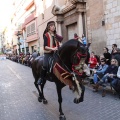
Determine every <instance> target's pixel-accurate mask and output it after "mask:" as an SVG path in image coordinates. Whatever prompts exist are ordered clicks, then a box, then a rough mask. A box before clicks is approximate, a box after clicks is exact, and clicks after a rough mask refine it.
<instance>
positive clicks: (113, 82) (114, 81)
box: [111, 79, 118, 88]
mask: <svg viewBox="0 0 120 120" xmlns="http://www.w3.org/2000/svg"><path fill="white" fill-rule="evenodd" d="M117 81H118V80H117V79H113V81H112V82H111V86H112V87H113V88H115V87H116V85H117Z"/></svg>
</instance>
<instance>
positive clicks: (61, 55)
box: [32, 40, 87, 120]
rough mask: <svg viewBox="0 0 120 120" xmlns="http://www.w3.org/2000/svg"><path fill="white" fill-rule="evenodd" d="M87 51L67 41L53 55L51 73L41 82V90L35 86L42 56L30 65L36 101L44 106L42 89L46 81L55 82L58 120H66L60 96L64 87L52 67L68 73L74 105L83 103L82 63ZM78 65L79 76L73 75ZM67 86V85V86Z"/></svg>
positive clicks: (45, 101) (45, 102)
mask: <svg viewBox="0 0 120 120" xmlns="http://www.w3.org/2000/svg"><path fill="white" fill-rule="evenodd" d="M86 55H87V50H86V48H85V47H84V45H83V44H82V43H80V42H79V41H76V40H69V41H67V42H66V43H64V44H63V45H62V47H60V48H59V49H58V51H57V52H55V54H54V55H53V62H52V70H51V72H47V75H46V78H45V79H44V81H43V84H41V85H40V87H41V90H40V89H39V87H38V85H37V81H38V80H39V79H40V77H41V75H40V73H41V69H42V66H43V56H39V57H37V58H36V59H35V60H34V61H33V63H32V72H33V76H34V78H35V82H34V84H35V86H36V88H37V90H38V92H39V98H38V101H39V102H42V101H43V103H44V104H47V100H46V99H45V97H44V93H43V88H44V85H45V83H46V80H49V81H51V82H55V84H56V89H57V94H58V102H59V112H60V117H59V118H60V120H66V118H65V116H64V113H63V111H62V95H61V90H62V88H63V87H65V86H66V84H65V83H64V82H62V81H61V80H59V79H58V77H56V75H55V74H54V73H53V66H55V64H56V63H58V64H59V65H60V66H61V67H62V68H63V69H64V70H66V71H67V72H68V73H69V77H70V78H69V80H68V83H72V86H71V89H72V90H73V91H74V93H75V94H76V98H75V99H74V103H76V104H77V103H80V102H83V97H84V91H85V87H84V86H83V84H82V82H81V79H82V75H83V71H84V62H85V59H86ZM76 65H79V66H80V68H79V73H80V74H79V75H77V74H76V73H75V71H76V70H75V67H76ZM68 85H69V84H68Z"/></svg>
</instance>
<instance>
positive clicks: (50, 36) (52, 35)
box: [38, 21, 63, 85]
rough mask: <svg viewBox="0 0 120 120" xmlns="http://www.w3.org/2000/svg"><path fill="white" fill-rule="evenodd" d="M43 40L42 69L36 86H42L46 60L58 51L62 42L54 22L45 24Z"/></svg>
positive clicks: (46, 64)
mask: <svg viewBox="0 0 120 120" xmlns="http://www.w3.org/2000/svg"><path fill="white" fill-rule="evenodd" d="M43 39H44V61H43V69H42V71H41V78H40V79H39V80H38V84H39V85H40V84H42V82H43V80H44V77H45V75H46V72H47V66H48V58H50V57H53V54H54V52H55V51H56V50H58V48H59V46H60V42H61V41H62V40H63V37H62V36H60V35H58V34H57V33H56V27H55V22H54V21H50V22H48V23H47V27H46V29H45V31H44V33H43Z"/></svg>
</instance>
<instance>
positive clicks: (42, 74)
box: [37, 69, 46, 85]
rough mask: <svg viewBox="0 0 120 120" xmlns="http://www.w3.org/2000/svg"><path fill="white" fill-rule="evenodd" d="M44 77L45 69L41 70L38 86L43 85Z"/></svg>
mask: <svg viewBox="0 0 120 120" xmlns="http://www.w3.org/2000/svg"><path fill="white" fill-rule="evenodd" d="M45 76H46V69H42V70H41V77H40V78H39V80H38V82H37V84H38V85H41V84H43V81H44V78H45Z"/></svg>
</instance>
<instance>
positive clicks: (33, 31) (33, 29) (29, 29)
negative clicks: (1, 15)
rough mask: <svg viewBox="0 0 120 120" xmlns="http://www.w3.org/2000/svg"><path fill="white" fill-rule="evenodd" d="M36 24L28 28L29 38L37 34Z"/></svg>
mask: <svg viewBox="0 0 120 120" xmlns="http://www.w3.org/2000/svg"><path fill="white" fill-rule="evenodd" d="M35 28H36V27H35V22H34V23H32V24H30V25H29V26H28V27H27V37H29V36H31V35H34V34H35V31H36V30H35Z"/></svg>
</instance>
